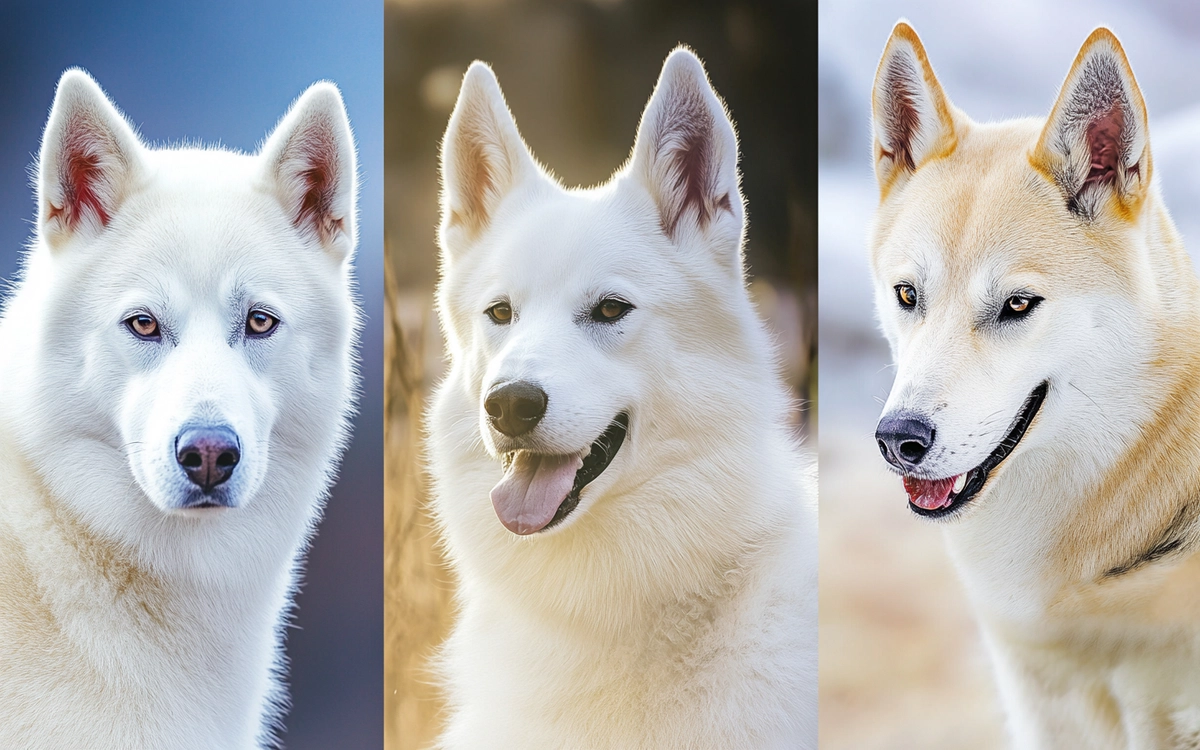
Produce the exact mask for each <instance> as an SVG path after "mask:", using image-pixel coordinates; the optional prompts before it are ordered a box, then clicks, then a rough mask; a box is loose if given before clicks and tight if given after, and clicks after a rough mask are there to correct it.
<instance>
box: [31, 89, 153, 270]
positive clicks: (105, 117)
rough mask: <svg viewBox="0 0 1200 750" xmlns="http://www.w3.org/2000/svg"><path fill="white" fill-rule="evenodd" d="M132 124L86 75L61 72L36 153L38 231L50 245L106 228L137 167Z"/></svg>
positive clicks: (137, 144) (137, 150) (137, 149)
mask: <svg viewBox="0 0 1200 750" xmlns="http://www.w3.org/2000/svg"><path fill="white" fill-rule="evenodd" d="M141 152H142V145H141V142H140V141H139V140H138V137H137V135H135V134H134V132H133V128H132V127H130V125H129V123H128V122H127V121H126V120H125V116H124V115H122V114H121V113H120V112H119V111H118V110H117V108H116V107H115V106H113V103H112V102H111V101H109V99H108V97H107V96H105V95H104V92H103V91H102V90H101V89H100V86H99V84H97V83H96V82H95V81H94V80H92V77H91V76H89V75H88V74H87V73H85V72H83V71H82V70H79V69H77V68H73V69H71V70H68V71H67V72H65V73H63V75H62V78H60V79H59V81H58V90H57V92H56V93H55V95H54V105H53V106H52V107H51V108H50V119H49V120H47V122H46V131H45V133H44V134H43V135H42V149H41V153H40V154H39V155H38V171H37V190H38V233H39V235H40V236H41V237H42V238H44V239H45V240H46V241H47V242H48V243H49V244H50V246H51V247H55V246H58V245H60V244H61V243H63V242H65V241H66V240H67V239H69V238H70V237H72V236H75V235H76V234H79V233H87V234H96V233H98V232H100V231H102V230H103V229H104V228H105V227H106V226H108V223H109V221H110V220H111V219H112V216H113V214H115V213H116V212H117V209H118V208H119V207H120V205H121V202H122V201H123V200H124V197H125V194H126V192H127V191H128V189H129V187H130V185H131V184H132V183H133V181H134V179H135V178H136V175H137V173H138V172H139V171H140V169H141Z"/></svg>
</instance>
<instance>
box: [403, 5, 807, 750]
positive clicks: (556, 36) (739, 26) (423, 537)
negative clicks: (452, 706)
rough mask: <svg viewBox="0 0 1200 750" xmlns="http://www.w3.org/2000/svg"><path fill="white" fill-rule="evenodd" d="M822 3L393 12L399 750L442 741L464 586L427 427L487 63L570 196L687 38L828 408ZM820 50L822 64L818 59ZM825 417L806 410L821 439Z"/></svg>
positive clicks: (769, 298) (752, 238)
mask: <svg viewBox="0 0 1200 750" xmlns="http://www.w3.org/2000/svg"><path fill="white" fill-rule="evenodd" d="M815 15H816V3H815V2H812V1H804V2H791V3H785V2H761V1H749V0H747V1H746V2H737V1H734V2H709V1H707V0H696V1H695V2H687V1H686V0H682V1H670V0H591V1H589V0H452V1H450V2H431V1H429V0H388V2H387V3H386V4H385V14H384V26H385V29H384V44H385V110H386V111H385V117H386V134H385V180H386V185H385V191H386V192H385V195H386V205H385V235H386V253H387V264H386V265H387V271H386V279H385V281H386V289H387V294H386V310H387V312H386V315H387V321H386V325H385V358H386V365H385V371H386V398H385V412H386V423H385V445H386V452H387V460H386V465H387V471H386V476H385V487H386V489H385V517H384V523H385V527H384V534H385V539H386V554H385V570H384V576H385V578H384V586H385V603H386V618H385V673H384V684H385V743H386V746H387V747H388V748H389V750H409V749H410V748H412V749H415V748H424V747H428V745H429V744H430V742H431V741H432V740H433V739H434V738H435V737H436V734H437V731H438V729H439V726H440V725H439V721H440V712H441V703H440V699H439V695H438V690H437V689H436V687H435V686H434V684H433V679H432V676H431V674H430V673H429V671H428V666H427V665H428V659H429V656H430V654H431V653H433V651H434V649H435V648H436V646H437V644H438V643H440V642H441V640H442V639H443V638H444V637H445V635H446V634H447V632H448V630H449V627H450V624H451V620H452V616H453V592H454V581H453V576H452V574H451V573H450V571H449V570H448V569H447V568H446V567H445V564H444V562H443V560H442V559H441V557H440V556H439V553H438V548H437V535H436V532H435V530H434V529H433V527H432V524H431V521H430V517H429V515H428V512H427V509H426V502H427V494H426V491H427V487H428V481H427V479H426V477H425V475H424V473H423V468H422V466H421V461H420V457H421V417H422V414H423V412H424V408H425V401H426V398H427V396H428V394H429V391H430V388H431V387H432V385H433V384H435V383H436V382H437V379H438V378H439V377H440V375H441V373H442V368H443V365H444V361H443V352H442V342H441V338H440V332H439V329H438V325H437V320H436V316H435V314H434V312H433V290H434V285H435V283H436V280H437V278H436V262H437V248H436V244H435V228H436V225H437V221H438V215H437V196H438V182H437V146H438V143H439V141H440V139H441V136H442V132H443V130H444V128H445V125H446V121H447V119H448V118H449V115H450V110H451V108H452V107H453V105H454V101H455V97H456V96H457V94H458V86H459V82H460V79H461V77H462V74H463V73H464V72H465V71H466V68H467V66H468V65H469V64H470V63H471V61H472V60H475V59H481V60H485V61H487V62H488V63H490V64H491V65H492V66H493V68H494V70H495V71H496V74H497V76H498V77H499V79H500V84H501V86H502V88H503V89H504V93H505V96H506V98H507V99H508V103H509V106H510V107H511V109H512V111H513V114H514V116H515V117H516V119H517V123H518V125H519V127H520V128H521V132H522V134H523V135H524V137H525V139H526V142H527V143H528V144H529V146H530V148H531V149H532V150H533V152H534V153H535V154H536V155H537V157H538V158H539V159H540V160H542V161H543V162H544V163H545V164H547V165H548V166H549V167H550V168H551V169H552V170H554V173H555V174H557V175H559V176H560V178H561V179H562V180H563V182H564V183H565V184H568V185H590V184H596V183H599V182H603V181H604V180H606V179H607V178H608V176H609V175H610V174H611V173H612V172H613V171H614V170H615V169H616V168H617V167H618V166H620V165H621V164H622V163H623V162H624V160H625V158H626V156H627V155H628V153H629V150H630V148H631V147H632V145H633V138H634V134H635V131H636V127H637V123H638V118H639V117H640V115H641V112H642V108H643V107H644V105H645V103H646V100H647V99H648V98H649V95H650V92H651V90H652V89H653V86H654V83H655V81H656V79H657V77H658V73H659V70H660V68H661V65H662V61H663V60H664V59H665V58H666V55H667V53H669V52H670V51H671V49H673V48H674V47H675V46H676V45H678V44H680V43H686V44H688V45H689V46H691V47H692V48H693V49H694V50H695V51H696V52H697V53H698V54H699V55H700V57H701V58H702V59H703V60H704V61H705V63H706V66H707V68H708V71H709V76H710V78H711V79H712V82H713V84H714V86H715V87H716V89H717V91H718V92H719V93H720V94H721V96H722V97H723V98H724V99H725V101H726V103H727V104H728V105H729V108H730V111H731V112H732V114H733V117H734V120H735V122H736V124H737V127H738V133H739V136H740V139H741V148H742V173H743V190H744V191H745V193H746V196H747V199H748V202H749V217H750V232H749V241H748V245H747V260H748V263H749V267H750V273H751V278H752V282H751V292H752V294H753V295H754V298H755V300H756V303H757V305H758V308H759V311H760V313H761V314H762V316H763V317H764V318H765V319H766V320H767V321H768V323H769V325H770V326H771V328H772V329H773V331H774V333H775V336H776V339H777V341H778V344H779V347H780V354H781V357H782V359H783V361H784V365H785V373H786V377H787V378H788V380H789V382H790V383H791V385H792V386H793V388H794V389H795V391H796V394H797V397H798V398H800V399H801V400H802V401H803V402H804V403H806V404H812V405H815V403H816V387H817V383H816V343H817V342H816V301H817V297H816V280H817V267H816V240H817V238H816V173H815V170H814V168H813V165H814V159H815V151H816V149H815V143H816V113H815V111H814V109H813V106H812V103H813V102H815V101H816V75H815V68H816V58H815V54H814V51H815V45H816V27H815V24H814V23H813V21H814V20H815ZM806 50H807V52H806ZM815 416H816V415H815V411H814V409H813V408H812V407H805V410H803V411H802V412H801V413H800V414H798V415H797V421H798V429H800V430H802V431H807V432H809V433H810V437H811V438H815V430H814V429H813V428H812V425H813V424H814V423H815Z"/></svg>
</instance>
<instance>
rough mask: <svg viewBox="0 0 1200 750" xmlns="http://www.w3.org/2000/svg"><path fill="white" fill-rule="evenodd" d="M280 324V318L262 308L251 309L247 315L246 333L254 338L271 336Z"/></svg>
mask: <svg viewBox="0 0 1200 750" xmlns="http://www.w3.org/2000/svg"><path fill="white" fill-rule="evenodd" d="M278 325H279V318H276V317H275V316H274V315H271V314H270V313H267V312H263V311H262V310H251V311H250V314H249V315H247V316H246V335H247V336H250V337H252V338H261V337H263V336H269V335H270V334H271V332H273V331H274V330H275V327H276V326H278Z"/></svg>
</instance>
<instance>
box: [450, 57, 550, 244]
mask: <svg viewBox="0 0 1200 750" xmlns="http://www.w3.org/2000/svg"><path fill="white" fill-rule="evenodd" d="M539 171H540V170H539V168H538V166H537V163H536V162H534V160H533V156H531V155H530V153H529V149H528V148H526V146H525V142H524V141H523V140H521V134H520V133H519V132H518V131H517V123H516V121H515V120H513V116H512V113H511V112H509V109H508V105H507V104H506V103H505V101H504V94H503V93H501V91H500V84H499V82H498V81H497V80H496V74H495V73H493V72H492V69H491V68H490V67H488V66H487V64H486V63H482V62H479V61H478V60H476V61H475V62H473V63H471V67H469V68H467V73H466V75H465V76H463V82H462V88H461V89H459V92H458V101H457V102H456V103H455V105H454V112H453V113H452V114H451V115H450V123H449V125H447V126H446V135H445V137H444V138H443V139H442V164H441V173H442V232H443V233H445V232H448V231H450V230H452V229H457V228H462V229H465V230H466V231H467V232H468V233H469V234H472V235H473V234H475V233H477V232H479V231H480V230H482V229H483V228H484V227H486V226H487V225H488V223H489V222H490V221H491V220H492V218H493V217H494V215H495V211H496V207H497V206H499V205H500V201H501V200H503V199H504V197H505V196H506V195H508V194H509V192H511V191H512V189H513V188H514V187H516V186H517V185H518V184H520V183H521V182H522V181H523V180H525V179H527V178H529V177H531V176H535V175H537V174H538V173H539Z"/></svg>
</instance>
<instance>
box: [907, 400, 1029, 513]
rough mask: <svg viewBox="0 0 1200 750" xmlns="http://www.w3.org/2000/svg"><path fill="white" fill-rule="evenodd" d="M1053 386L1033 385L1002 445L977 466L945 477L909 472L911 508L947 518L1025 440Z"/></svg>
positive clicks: (909, 502)
mask: <svg viewBox="0 0 1200 750" xmlns="http://www.w3.org/2000/svg"><path fill="white" fill-rule="evenodd" d="M1049 389H1050V384H1049V383H1048V382H1045V381H1043V382H1042V383H1041V384H1040V385H1038V387H1037V388H1034V389H1033V392H1032V393H1030V394H1029V397H1028V398H1026V399H1025V403H1024V405H1022V406H1021V410H1020V411H1019V412H1017V416H1016V419H1014V420H1013V424H1012V427H1010V428H1009V430H1008V434H1007V435H1005V436H1004V439H1003V440H1001V441H1000V445H998V446H996V450H994V451H992V452H991V454H990V455H988V457H987V458H985V459H983V463H981V464H979V465H978V466H976V467H975V468H974V469H971V470H970V471H968V472H966V473H965V474H959V475H957V476H953V477H946V478H944V479H918V478H916V477H910V476H905V477H904V489H905V490H907V491H908V507H909V509H911V510H912V511H913V512H914V513H916V514H918V515H922V516H925V517H926V518H945V517H946V516H948V515H949V514H951V513H954V512H955V511H957V510H958V509H959V508H961V507H962V506H963V505H965V504H966V503H968V502H970V500H971V499H972V498H974V497H975V496H976V495H977V494H979V491H980V490H982V489H983V486H984V484H986V483H987V480H988V476H989V474H990V473H991V472H992V470H993V469H995V468H996V467H997V466H999V465H1000V464H1001V462H1003V461H1004V459H1006V458H1008V454H1010V453H1012V452H1013V449H1015V448H1016V447H1017V443H1019V442H1021V438H1023V437H1024V436H1025V431H1026V430H1027V429H1029V425H1030V424H1031V423H1032V422H1033V418H1034V417H1035V416H1036V415H1037V412H1038V409H1039V408H1041V406H1042V402H1043V401H1044V400H1045V399H1046V392H1047V391H1048V390H1049Z"/></svg>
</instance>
